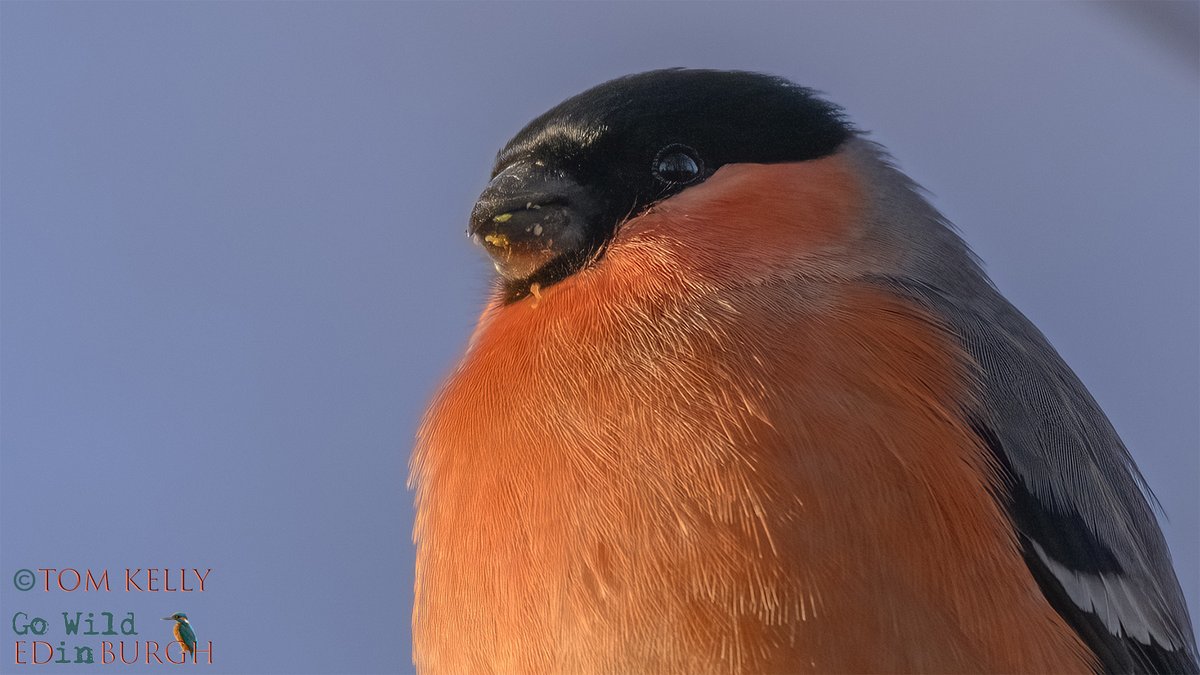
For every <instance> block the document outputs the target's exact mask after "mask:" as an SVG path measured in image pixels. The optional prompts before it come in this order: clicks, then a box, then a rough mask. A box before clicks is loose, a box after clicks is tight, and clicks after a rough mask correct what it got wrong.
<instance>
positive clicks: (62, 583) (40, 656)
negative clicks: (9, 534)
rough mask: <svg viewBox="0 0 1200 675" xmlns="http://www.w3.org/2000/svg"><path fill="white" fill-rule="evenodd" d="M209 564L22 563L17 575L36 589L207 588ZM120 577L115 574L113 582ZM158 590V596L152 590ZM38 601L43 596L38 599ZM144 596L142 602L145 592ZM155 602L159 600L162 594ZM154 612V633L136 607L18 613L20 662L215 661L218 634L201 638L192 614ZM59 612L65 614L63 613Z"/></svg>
mask: <svg viewBox="0 0 1200 675" xmlns="http://www.w3.org/2000/svg"><path fill="white" fill-rule="evenodd" d="M211 573H212V569H211V568H171V569H165V568H140V567H139V568H126V569H124V570H122V571H121V573H119V574H110V570H107V569H102V570H92V569H84V570H82V571H80V570H78V569H75V568H64V569H58V568H52V567H40V568H36V571H35V570H34V569H27V568H23V569H19V570H17V571H16V573H15V574H14V575H13V586H15V587H16V589H17V590H18V591H22V592H30V591H32V592H34V593H40V594H45V593H76V592H83V593H113V592H117V593H136V594H139V595H141V594H144V593H203V592H205V591H207V590H208V581H209V575H210V574H211ZM114 580H116V581H115V582H114ZM152 597H153V596H152ZM39 604H43V603H42V602H41V601H40V600H39ZM138 604H142V601H141V600H140V599H139V602H138ZM155 604H159V603H158V602H157V601H156V603H155ZM157 614H158V616H156V617H155V619H162V620H165V621H170V622H171V623H170V625H169V628H168V627H166V626H162V624H161V623H160V622H158V621H155V623H156V624H158V625H156V626H155V628H156V630H154V631H151V632H152V633H153V635H149V634H147V635H146V636H145V638H151V637H153V638H156V639H144V638H143V635H142V634H141V633H139V628H141V629H143V630H148V629H147V628H146V627H145V626H139V619H138V614H137V613H135V612H133V611H127V610H122V611H120V612H107V611H103V612H76V611H60V612H55V613H53V614H51V613H46V617H51V618H46V617H43V616H38V615H37V614H36V613H34V612H31V611H23V610H18V611H17V612H16V613H14V614H13V615H12V631H13V634H14V636H15V638H16V639H15V641H14V643H15V644H14V647H15V649H14V653H15V660H14V664H15V665H18V666H39V665H48V664H52V663H54V664H63V663H84V664H99V665H117V664H119V665H124V666H132V665H139V664H141V665H165V664H175V665H185V664H194V665H199V664H208V665H211V664H212V663H213V642H212V640H208V641H199V640H197V638H196V631H195V629H194V628H193V627H192V621H191V619H189V618H188V615H187V614H186V613H184V612H181V611H176V612H173V613H171V614H170V615H168V616H162V615H161V612H157ZM59 616H61V620H59Z"/></svg>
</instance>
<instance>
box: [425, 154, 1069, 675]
mask: <svg viewBox="0 0 1200 675" xmlns="http://www.w3.org/2000/svg"><path fill="white" fill-rule="evenodd" d="M811 164H819V163H811ZM818 168H820V167H818ZM828 170H830V171H838V170H840V169H839V167H838V166H836V165H832V166H831V168H829V169H828ZM831 189H832V188H831ZM685 194H686V193H685ZM780 208H787V206H786V205H783V206H781V207H780ZM667 211H668V214H667V216H664V217H660V218H659V220H657V221H654V220H651V221H649V222H648V223H642V224H640V228H637V229H635V230H634V231H633V233H632V234H629V235H628V238H627V239H625V240H622V241H621V242H618V244H617V245H614V248H613V249H612V250H611V251H610V253H609V256H608V259H606V261H605V263H604V264H602V265H599V266H597V267H596V268H595V269H593V270H588V271H587V272H586V273H581V274H578V275H576V277H574V278H572V279H571V280H568V281H567V282H564V283H562V284H559V285H557V286H555V287H552V288H550V289H547V290H546V291H544V292H543V298H542V299H541V300H540V301H538V302H537V303H536V306H535V303H534V302H532V301H531V300H529V299H527V300H525V301H522V302H519V303H516V304H514V305H511V306H508V307H503V308H500V307H493V308H492V309H491V310H489V313H488V314H487V315H486V316H485V318H484V320H483V321H482V322H481V326H480V329H479V331H478V332H477V335H476V336H475V339H474V342H473V347H472V349H471V350H470V352H469V353H468V355H467V356H466V357H465V359H464V361H463V363H462V364H461V366H460V368H459V370H458V371H457V372H456V373H455V374H454V376H453V377H452V378H451V379H450V380H449V382H448V383H447V385H446V386H445V388H444V389H443V391H442V392H441V393H440V395H439V396H438V398H437V399H436V401H435V402H434V404H433V406H432V407H431V409H430V411H429V414H428V417H427V419H426V422H425V424H424V426H423V428H422V431H421V434H420V439H419V444H418V448H417V452H416V454H415V456H414V463H413V479H414V483H415V484H416V486H417V490H418V514H417V526H416V528H417V529H416V536H417V538H418V542H419V546H418V558H417V587H416V592H417V593H416V607H415V613H414V645H415V652H416V658H417V663H418V665H419V666H420V667H422V668H423V669H429V670H431V671H434V672H469V671H476V672H480V671H493V672H546V671H560V672H596V671H605V672H658V673H666V672H688V673H692V672H713V671H722V672H755V671H786V672H818V673H825V672H982V671H988V672H1082V671H1085V670H1088V665H1089V660H1088V659H1089V655H1088V654H1087V652H1086V649H1085V647H1084V646H1083V645H1082V644H1081V643H1080V642H1079V640H1078V638H1077V637H1076V636H1075V635H1074V634H1073V633H1072V632H1071V630H1070V629H1069V628H1068V627H1067V626H1065V625H1064V623H1063V622H1062V620H1061V619H1060V618H1059V617H1058V615H1057V614H1056V613H1055V612H1054V611H1053V610H1052V609H1051V608H1050V607H1049V606H1048V605H1047V603H1046V602H1045V600H1044V599H1043V598H1042V596H1041V594H1040V592H1039V591H1038V589H1037V586H1036V584H1035V582H1034V581H1033V579H1032V578H1031V577H1030V575H1029V572H1028V571H1027V569H1026V567H1025V565H1024V563H1023V562H1022V560H1021V557H1020V554H1019V552H1018V549H1017V547H1016V545H1015V542H1014V538H1013V534H1012V532H1011V529H1010V528H1009V527H1008V525H1007V523H1006V521H1005V518H1004V516H1003V514H1002V513H1001V510H1000V508H999V507H998V505H997V504H996V501H995V499H994V498H993V497H992V496H991V494H990V490H991V488H992V485H993V483H994V480H995V476H994V473H993V468H994V467H992V466H991V465H990V464H989V463H988V460H987V454H986V452H985V451H984V449H983V448H981V447H980V445H979V443H978V442H977V440H976V439H975V437H974V436H973V434H972V433H971V431H970V429H969V428H968V427H967V426H966V425H965V424H964V423H963V420H962V419H961V417H960V415H959V407H960V405H961V404H962V403H964V402H965V401H966V400H967V398H968V397H969V388H970V387H969V381H968V376H967V372H968V371H967V358H966V356H965V355H964V354H963V353H962V352H961V351H960V350H959V349H958V348H957V347H956V346H955V345H954V344H953V343H952V341H951V340H949V339H948V337H947V336H946V335H944V334H943V333H942V332H941V331H940V330H938V329H937V328H936V327H935V326H934V324H933V323H932V322H931V321H930V319H929V317H926V316H924V315H923V314H922V313H921V312H920V311H919V310H917V309H916V308H914V307H912V306H909V305H907V304H906V303H904V302H902V301H900V300H898V299H895V298H892V297H890V296H888V295H887V294H885V293H883V292H881V291H879V290H876V289H875V288H872V287H869V286H866V285H862V284H857V283H852V282H847V281H836V280H831V281H828V282H818V281H815V280H814V281H812V282H810V283H806V284H804V285H803V288H802V289H798V288H796V287H795V286H794V285H793V286H791V287H789V286H786V285H781V284H777V283H770V284H766V285H762V284H759V285H755V284H750V283H746V284H736V283H733V282H734V281H735V279H734V277H733V275H736V273H737V272H736V269H735V268H730V267H727V266H723V265H720V264H719V261H717V260H716V259H715V258H712V259H706V260H708V263H707V264H708V266H707V267H703V266H697V264H696V258H695V256H694V255H692V254H693V253H694V246H695V245H697V244H695V243H688V241H687V235H685V233H684V230H679V229H677V230H672V228H673V227H680V228H681V227H684V226H683V225H681V224H680V222H679V220H680V219H679V218H678V212H676V213H675V215H674V216H672V215H671V212H670V209H668V210H667ZM693 213H695V212H693ZM651 217H653V214H652V216H651ZM750 217H753V215H752V214H751V216H750ZM844 217H845V218H847V219H849V218H852V217H853V213H852V210H851V209H849V208H848V209H847V210H846V212H845V214H844ZM672 218H674V220H672ZM687 225H690V226H693V227H694V226H696V222H695V220H694V219H693V220H692V221H691V222H690V223H687ZM833 225H834V226H838V225H839V223H833ZM846 226H847V228H848V227H849V225H848V224H846ZM704 227H709V228H711V224H708V225H705V226H704ZM847 228H843V229H842V231H843V232H844V231H849V230H848V229H847ZM790 231H791V230H789V232H790ZM837 231H838V230H837V228H836V227H835V228H834V229H833V230H825V231H816V230H813V229H810V230H808V231H806V232H805V231H802V232H801V233H800V234H798V235H797V236H803V237H805V238H806V239H807V241H809V242H810V243H811V242H819V241H820V238H821V237H827V239H828V241H829V242H831V243H830V246H831V247H833V248H836V245H837V244H836V242H837V238H838V237H839V236H843V235H839V234H838V233H837ZM710 243H711V244H712V245H713V247H714V250H716V249H719V242H712V241H710ZM780 245H781V246H784V247H786V246H788V245H789V243H788V242H787V241H786V240H785V241H783V242H780ZM817 249H819V246H818V245H815V244H814V245H813V246H811V247H810V249H809V250H817ZM768 254H769V252H765V251H764V254H763V255H764V257H769V255H768ZM747 255H748V254H747ZM689 256H691V257H689Z"/></svg>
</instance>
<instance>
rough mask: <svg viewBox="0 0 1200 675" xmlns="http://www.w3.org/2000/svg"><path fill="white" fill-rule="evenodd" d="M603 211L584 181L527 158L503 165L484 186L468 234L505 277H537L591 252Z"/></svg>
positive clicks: (578, 262) (579, 262) (569, 264)
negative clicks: (576, 180) (581, 183)
mask: <svg viewBox="0 0 1200 675" xmlns="http://www.w3.org/2000/svg"><path fill="white" fill-rule="evenodd" d="M598 215H599V210H598V209H597V208H596V204H595V202H594V201H593V200H592V199H591V198H590V197H589V196H588V192H587V190H586V189H585V188H584V187H583V186H581V185H580V184H579V183H577V182H575V181H574V180H572V179H571V178H569V177H567V176H565V175H563V174H562V173H561V172H556V171H548V170H547V169H546V168H545V167H542V166H539V165H537V164H536V163H533V162H525V161H522V162H517V163H516V164H513V165H511V166H509V167H508V168H506V169H504V171H501V172H500V173H499V174H497V175H496V177H495V178H493V179H492V182H491V183H489V184H488V186H487V188H485V189H484V191H483V194H481V195H480V196H479V201H478V202H476V203H475V209H474V210H473V211H472V212H471V227H470V229H469V230H468V234H470V235H471V238H472V239H474V240H475V242H476V243H478V244H480V245H481V246H483V248H484V250H485V251H487V252H488V255H490V256H491V257H492V260H493V262H494V263H495V265H496V271H498V272H499V273H500V275H501V276H503V277H504V278H505V279H507V280H509V281H531V280H535V276H541V275H538V273H539V271H544V270H546V269H548V268H550V267H555V268H567V267H572V268H573V267H575V266H577V264H581V263H582V261H583V260H584V259H586V257H587V256H589V255H591V253H592V252H593V250H594V248H595V242H594V241H593V240H594V237H595V235H594V234H593V233H594V232H595V229H596V228H595V225H596V223H595V222H594V220H595V219H596V217H597V216H598ZM564 262H566V263H567V264H564ZM552 263H553V264H552ZM556 276H559V277H561V276H565V275H561V274H560V275H556ZM555 280H556V279H555Z"/></svg>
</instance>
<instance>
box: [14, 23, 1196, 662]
mask: <svg viewBox="0 0 1200 675" xmlns="http://www.w3.org/2000/svg"><path fill="white" fill-rule="evenodd" d="M1157 7H1159V8H1160V9H1162V12H1158V13H1154V14H1153V15H1150V14H1147V13H1146V12H1144V11H1138V10H1137V9H1136V8H1128V7H1126V8H1122V7H1114V6H1111V5H1107V6H1097V5H1094V4H1085V3H1072V4H1052V3H933V2H928V3H887V4H880V3H794V4H756V5H747V4H677V3H670V4H634V3H629V4H605V5H599V4H561V5H560V4H547V3H536V4H503V3H497V4H476V3H452V4H419V3H387V2H371V3H332V2H329V3H323V2H305V3H298V2H297V3H288V2H272V3H265V2H264V3H248V2H247V3H240V2H239V3H235V2H221V3H205V4H200V3H190V2H171V3H142V2H123V3H115V2H93V3H74V2H49V3H32V2H14V1H11V0H9V1H5V2H0V226H2V229H0V265H2V267H0V453H2V454H0V546H2V548H0V617H2V618H3V624H0V634H3V635H4V637H5V639H4V640H2V641H0V642H2V643H3V645H7V646H4V648H3V654H2V655H0V670H3V671H5V672H9V671H10V669H13V668H17V669H18V670H17V671H16V672H22V670H23V669H20V668H19V667H17V666H15V665H14V659H13V647H14V642H15V640H16V639H17V637H16V636H14V635H13V633H12V629H11V627H10V626H9V621H10V620H11V617H12V615H13V614H15V613H16V612H18V611H24V612H27V613H29V614H30V615H36V616H42V617H45V618H47V619H49V620H50V622H51V624H50V626H51V627H50V631H49V632H48V633H47V635H46V636H45V638H43V639H47V640H50V641H52V642H53V643H54V644H55V645H57V644H58V642H59V640H62V639H65V638H64V636H63V635H62V626H61V613H62V612H63V611H69V612H71V613H72V614H73V613H74V612H76V611H81V612H84V613H86V612H88V611H93V612H100V611H104V610H108V611H115V612H117V613H118V619H119V618H121V617H122V616H123V615H124V614H125V613H126V612H129V611H133V612H135V616H136V620H137V625H136V629H137V630H138V632H139V635H138V636H137V638H126V639H127V640H128V639H141V640H147V639H151V640H159V641H162V642H165V641H167V640H169V639H170V638H169V630H168V624H167V622H163V621H160V620H159V617H162V616H166V615H167V614H169V613H171V612H173V611H185V612H187V613H188V614H189V616H191V617H192V621H193V624H194V626H195V629H196V632H197V634H198V635H199V637H200V639H201V641H202V642H203V641H207V640H212V641H213V642H214V662H215V663H214V665H213V666H212V667H211V668H209V670H210V671H211V672H221V673H335V672H336V673H377V672H398V671H408V670H410V668H411V666H410V665H409V628H408V625H409V612H410V604H411V596H412V592H411V587H412V557H413V551H412V547H411V544H410V539H409V531H410V526H411V518H412V509H411V496H410V494H409V493H408V492H407V491H406V490H405V488H404V481H405V476H406V462H407V459H408V454H409V450H410V447H411V444H412V438H413V434H414V431H415V429H416V425H417V423H418V420H419V417H420V415H421V412H422V410H423V407H424V405H425V404H426V402H427V401H428V400H429V397H430V396H431V394H432V392H433V391H434V389H435V388H436V386H437V384H438V382H439V381H440V380H441V378H442V377H444V376H445V375H446V374H447V372H448V371H449V369H450V368H451V367H452V365H453V363H454V362H455V359H456V357H457V355H458V354H459V352H460V351H461V350H462V348H463V346H464V343H465V340H466V337H467V335H468V331H469V330H470V327H471V326H472V323H473V320H474V317H475V316H476V314H477V312H478V310H479V308H480V307H481V304H482V300H483V296H484V293H485V291H486V289H487V285H488V278H489V274H490V265H489V264H488V263H487V262H486V261H485V259H484V256H482V255H481V254H480V253H479V252H477V251H475V250H473V249H472V248H471V246H470V245H469V243H468V241H467V239H466V238H465V237H464V236H463V231H464V228H465V224H466V217H467V215H468V213H469V212H470V209H471V205H472V202H473V200H474V198H475V196H476V195H477V193H478V191H479V190H480V189H481V188H482V187H483V185H484V184H485V182H486V178H487V172H488V169H489V168H490V163H491V160H492V157H493V155H494V153H495V151H496V150H497V149H498V148H499V147H500V146H501V145H502V144H503V143H504V142H505V140H507V138H508V137H509V136H510V135H511V134H512V133H514V132H515V131H516V130H517V129H519V128H520V127H521V126H522V125H523V124H524V123H525V122H526V121H528V120H529V119H530V118H532V117H533V116H534V115H536V114H537V113H540V112H541V111H543V110H544V109H546V108H547V107H549V106H551V105H553V104H555V103H557V102H558V101H560V100H561V99H563V98H565V97H567V96H569V95H571V94H574V93H576V92H578V91H580V90H582V89H584V88H586V87H588V86H591V85H593V84H596V83H599V82H601V81H603V80H605V79H608V78H611V77H614V76H617V75H622V74H626V73H630V72H635V71H641V70H647V69H651V68H659V67H666V66H693V67H713V68H740V69H750V70H759V71H766V72H771V73H776V74H779V75H783V76H786V77H788V78H790V79H793V80H795V81H797V82H800V83H802V84H806V85H809V86H813V87H816V88H818V89H820V90H823V91H824V92H826V93H827V94H828V96H829V97H830V98H831V99H832V100H834V101H836V102H838V103H840V104H842V105H843V106H845V107H846V109H847V111H848V112H849V114H850V116H851V118H852V119H853V120H854V121H855V122H856V123H857V124H858V125H859V126H860V127H862V128H865V129H869V130H871V131H872V132H873V135H874V138H875V139H877V140H879V141H881V142H882V143H884V144H885V145H887V146H888V147H889V148H890V149H891V150H892V152H893V154H894V155H895V156H896V158H897V160H898V162H899V163H900V165H901V166H902V167H903V168H904V169H906V170H907V171H908V173H910V174H911V175H912V176H914V177H915V178H916V179H917V180H918V181H919V182H921V183H922V184H923V185H924V186H925V187H926V188H928V189H929V191H930V192H931V194H932V198H933V200H934V202H935V204H936V205H937V206H938V207H939V208H941V209H942V210H943V211H944V212H945V213H946V215H947V216H948V217H949V218H950V219H952V220H953V221H954V222H955V223H957V224H958V226H959V227H960V229H961V230H962V232H963V234H964V236H965V237H966V239H967V240H968V241H969V242H970V243H971V245H972V246H973V247H974V249H975V250H976V251H977V252H978V253H979V254H980V256H981V257H982V258H983V259H984V261H985V262H986V263H987V267H988V269H989V270H990V271H991V273H992V276H993V277H994V279H995V280H996V282H997V284H998V285H999V286H1000V288H1001V289H1002V290H1003V291H1004V292H1005V293H1006V294H1007V295H1008V297H1009V298H1010V299H1012V300H1013V301H1014V302H1015V303H1016V304H1017V306H1018V307H1020V308H1021V309H1022V310H1023V311H1025V312H1026V313H1027V314H1028V315H1029V316H1030V317H1031V318H1032V319H1033V320H1034V321H1035V322H1036V323H1037V324H1038V325H1039V326H1040V327H1041V328H1042V330H1043V331H1044V332H1045V333H1046V334H1047V335H1048V336H1049V337H1050V339H1051V341H1052V342H1053V343H1054V344H1055V345H1056V346H1057V348H1058V349H1059V350H1060V351H1061V352H1062V354H1063V355H1064V357H1065V358H1066V360H1067V361H1068V362H1069V363H1070V364H1071V365H1072V366H1073V367H1074V368H1075V369H1076V370H1077V372H1078V373H1079V374H1080V376H1081V377H1082V379H1083V381H1084V382H1085V383H1086V384H1087V385H1088V386H1089V387H1090V389H1091V391H1092V393H1093V394H1094V395H1095V396H1096V398H1097V399H1098V400H1099V401H1100V403H1101V405H1102V406H1103V407H1104V409H1105V410H1106V411H1107V412H1108V414H1109V416H1110V417H1111V418H1112V420H1113V422H1114V424H1115V425H1116V427H1117V429H1118V430H1119V431H1120V432H1121V434H1122V436H1123V437H1124V439H1125V440H1126V442H1127V443H1128V445H1129V446H1130V449H1131V451H1132V453H1133V455H1134V456H1135V458H1136V459H1137V461H1138V463H1139V464H1140V465H1141V467H1142V470H1143V472H1144V473H1145V475H1146V478H1147V480H1148V481H1149V483H1150V485H1152V486H1153V487H1154V489H1155V490H1156V492H1157V494H1158V497H1159V499H1160V500H1161V502H1162V505H1163V508H1164V509H1165V511H1166V513H1167V516H1168V519H1167V520H1165V521H1164V529H1165V531H1166V534H1167V538H1168V540H1169V541H1170V544H1171V548H1172V550H1173V551H1174V554H1175V560H1176V568H1177V570H1178V573H1179V576H1180V580H1181V582H1182V584H1183V587H1184V589H1185V593H1186V595H1187V598H1188V601H1189V604H1190V605H1191V607H1192V609H1193V611H1200V573H1198V570H1200V544H1198V536H1197V535H1198V528H1200V491H1198V490H1197V485H1198V478H1200V450H1198V449H1200V422H1198V421H1197V419H1198V418H1197V411H1198V410H1200V350H1198V344H1200V310H1198V307H1200V272H1198V270H1200V263H1198V257H1200V187H1198V186H1200V126H1198V118H1200V108H1198V103H1197V102H1198V101H1200V85H1198V82H1200V78H1198V69H1197V58H1196V54H1195V39H1194V34H1195V32H1196V31H1195V30H1194V28H1195V22H1196V18H1195V17H1196V12H1195V11H1194V10H1195V5H1194V4H1181V5H1159V6H1157ZM1163 8H1165V9H1163ZM1163 12H1165V14H1166V18H1165V19H1163V18H1162V17H1161V16H1158V14H1161V13H1163ZM1189 26H1191V27H1192V28H1193V30H1191V31H1189V30H1187V28H1188V27H1189ZM38 567H54V568H65V567H73V568H77V569H84V568H91V569H93V570H100V569H104V568H107V569H109V570H110V574H112V575H114V592H112V593H86V594H85V593H82V592H76V593H70V594H68V593H58V592H55V593H44V592H38V591H30V592H25V593H22V592H19V591H17V590H16V589H15V587H14V584H13V581H12V577H13V575H14V574H15V573H16V572H17V570H19V569H21V568H38ZM126 567H133V568H148V567H156V568H163V567H173V568H180V567H185V568H191V567H200V568H212V570H213V571H212V572H211V575H210V576H209V578H208V581H207V588H206V590H205V592H204V593H191V594H182V593H165V592H160V593H140V594H138V593H124V592H118V591H119V589H118V588H116V587H115V586H116V585H117V581H118V580H119V579H117V578H116V577H118V576H119V575H120V574H121V572H122V571H123V570H124V569H125V568H126ZM96 642H97V641H95V640H80V639H72V640H68V643H69V644H76V643H78V644H96ZM72 656H73V654H72ZM29 667H32V666H29ZM27 668H28V667H27ZM52 668H54V667H52ZM57 668H59V669H60V670H62V669H65V670H66V671H69V672H77V673H82V672H89V671H90V670H97V671H104V670H105V668H104V667H102V666H95V667H94V668H91V669H89V668H87V667H79V666H59V667H57ZM162 669H164V667H152V666H145V665H143V666H141V667H140V668H138V669H137V670H141V671H145V672H153V671H156V670H162Z"/></svg>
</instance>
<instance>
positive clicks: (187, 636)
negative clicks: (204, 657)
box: [163, 612, 196, 654]
mask: <svg viewBox="0 0 1200 675" xmlns="http://www.w3.org/2000/svg"><path fill="white" fill-rule="evenodd" d="M163 621H174V622H175V641H176V642H178V643H179V645H180V646H181V647H183V653H184V654H195V653H196V631H194V630H192V624H191V623H189V622H188V618H187V614H184V613H183V612H175V613H174V614H172V615H171V616H164V617H163Z"/></svg>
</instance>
